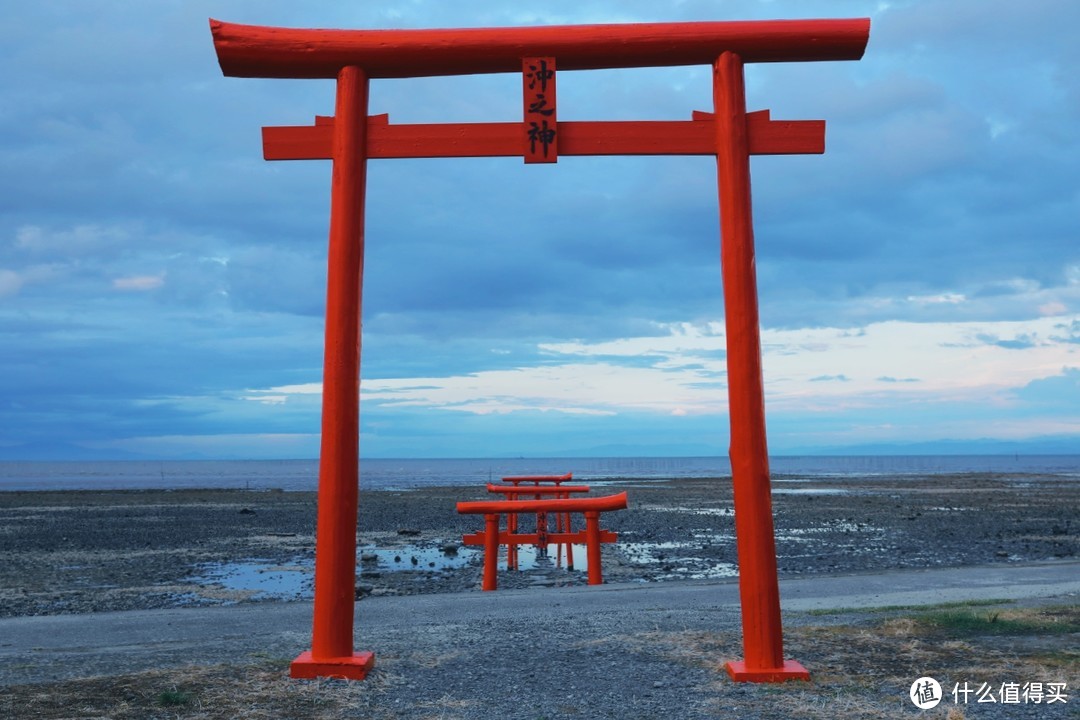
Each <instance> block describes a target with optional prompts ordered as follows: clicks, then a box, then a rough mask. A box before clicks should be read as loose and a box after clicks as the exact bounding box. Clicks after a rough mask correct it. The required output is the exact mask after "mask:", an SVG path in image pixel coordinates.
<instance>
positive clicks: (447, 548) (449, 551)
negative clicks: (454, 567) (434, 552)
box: [439, 543, 458, 555]
mask: <svg viewBox="0 0 1080 720" xmlns="http://www.w3.org/2000/svg"><path fill="white" fill-rule="evenodd" d="M439 550H441V551H442V554H443V555H457V554H458V545H457V543H446V544H445V545H443V546H442V547H441V548H439Z"/></svg>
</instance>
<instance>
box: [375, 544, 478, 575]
mask: <svg viewBox="0 0 1080 720" xmlns="http://www.w3.org/2000/svg"><path fill="white" fill-rule="evenodd" d="M477 552H478V550H477V549H476V548H472V547H461V546H459V547H458V549H457V552H456V553H451V554H447V553H444V552H443V551H442V549H441V548H438V547H420V546H418V545H405V546H403V547H391V548H381V547H375V546H374V545H364V546H362V547H359V548H357V551H356V555H357V557H358V558H359V560H360V562H359V568H360V570H390V571H404V570H436V571H437V570H456V569H458V568H463V567H465V566H466V565H468V564H469V561H470V560H471V559H472V558H473V556H475V555H476V553H477Z"/></svg>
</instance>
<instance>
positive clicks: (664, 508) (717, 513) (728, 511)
mask: <svg viewBox="0 0 1080 720" xmlns="http://www.w3.org/2000/svg"><path fill="white" fill-rule="evenodd" d="M638 509H639V510H649V511H650V512H673V513H675V512H677V513H684V514H686V515H707V516H710V517H735V508H729V507H718V508H709V507H705V508H701V507H685V506H681V505H675V506H672V505H641V506H639V507H638Z"/></svg>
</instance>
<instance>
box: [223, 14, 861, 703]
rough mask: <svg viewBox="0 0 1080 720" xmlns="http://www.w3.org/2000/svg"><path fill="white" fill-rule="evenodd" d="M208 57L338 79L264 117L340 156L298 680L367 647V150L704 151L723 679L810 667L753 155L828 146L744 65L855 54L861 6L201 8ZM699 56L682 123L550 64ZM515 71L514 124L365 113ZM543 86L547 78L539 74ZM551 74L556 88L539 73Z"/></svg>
mask: <svg viewBox="0 0 1080 720" xmlns="http://www.w3.org/2000/svg"><path fill="white" fill-rule="evenodd" d="M210 25H211V30H212V32H213V35H214V45H215V48H216V49H217V53H218V61H219V63H220V64H221V68H222V71H223V72H224V73H225V74H226V75H231V76H236V77H278V78H335V79H336V80H337V99H336V108H335V115H334V117H333V118H316V121H315V124H314V125H313V126H305V127H278V128H274V127H267V128H264V129H263V148H264V156H265V157H266V159H268V160H299V159H330V160H332V161H333V179H332V187H331V219H330V250H329V263H330V267H329V273H328V289H327V311H326V313H327V314H326V354H325V358H324V374H323V414H322V447H321V452H322V454H321V461H320V465H319V509H318V527H317V534H316V556H315V557H316V560H315V610H314V613H315V619H314V625H313V631H312V646H311V650H310V651H309V652H305V653H303V654H302V655H300V657H298V658H297V659H296V661H295V662H294V663H293V665H292V674H293V676H294V677H318V676H338V677H347V678H353V679H360V678H363V677H364V676H365V675H366V674H367V672H368V671H369V669H370V668H371V667H372V665H373V664H374V656H373V655H372V653H370V652H355V651H354V650H353V611H354V606H353V602H354V592H355V591H354V584H355V580H356V524H357V495H358V492H357V491H358V480H359V478H358V474H359V473H358V462H359V452H358V446H359V375H360V363H359V358H360V296H361V279H362V275H363V247H364V223H363V207H364V181H365V168H366V163H367V160H368V159H374V158H404V157H413V158H416V157H492V156H515V155H516V156H520V157H523V158H524V161H525V162H540V163H550V162H557V160H558V156H559V155H713V156H715V157H716V165H717V179H718V182H719V197H720V220H721V223H720V227H721V267H722V275H723V284H724V300H725V305H724V307H725V320H726V325H727V349H728V360H727V362H728V397H729V415H730V419H731V448H730V454H731V465H732V476H733V483H734V497H735V531H736V542H737V546H738V555H739V592H740V600H741V605H742V623H743V648H744V658H743V659H742V660H738V661H732V662H728V663H726V665H725V667H726V669H727V671H728V673H729V674H730V675H731V677H732V678H734V679H736V680H746V681H753V682H777V681H782V680H789V679H808V678H809V674H808V673H807V671H806V669H805V668H803V667H802V665H800V664H799V663H797V662H795V661H794V660H785V659H784V656H783V636H782V630H781V623H780V594H779V587H778V582H777V567H776V544H775V539H774V534H773V517H772V501H771V490H770V486H769V485H770V482H769V458H768V446H767V443H766V437H765V406H764V385H763V381H762V370H761V338H760V332H759V318H758V301H757V280H756V270H755V265H754V235H753V219H752V212H751V202H750V156H751V155H762V154H792V153H821V152H824V149H825V147H824V143H825V139H824V138H825V135H824V133H825V123H824V122H823V121H773V120H771V119H770V118H769V113H768V111H759V112H754V113H747V112H746V98H745V90H744V77H743V65H744V63H747V62H807V61H822V60H857V59H859V58H860V57H862V54H863V51H864V50H865V48H866V43H867V41H868V39H869V33H870V21H869V20H868V19H866V18H860V19H843V20H775V21H746V22H702V23H651V24H638V25H581V26H546V27H534V28H472V29H460V30H373V31H365V30H304V29H290V28H267V27H258V26H248V25H234V24H229V23H222V22H218V21H216V20H211V21H210ZM698 64H709V65H712V67H713V104H714V111H715V112H714V113H699V112H695V113H694V114H693V118H692V119H691V120H690V121H662V122H656V121H633V122H561V121H559V120H558V118H557V113H556V102H555V100H556V95H555V84H554V83H555V73H556V67H557V68H558V69H559V70H590V69H601V68H625V67H659V66H674V65H698ZM496 72H520V73H522V76H523V86H524V92H523V95H524V103H523V109H524V112H523V120H522V121H519V122H503V123H444V124H423V125H392V124H390V122H389V118H388V117H387V116H376V117H368V115H367V87H368V79H369V78H402V77H421V76H449V75H468V74H479V73H496ZM538 82H540V85H539V86H538ZM549 82H550V83H551V84H550V85H548V84H546V83H549Z"/></svg>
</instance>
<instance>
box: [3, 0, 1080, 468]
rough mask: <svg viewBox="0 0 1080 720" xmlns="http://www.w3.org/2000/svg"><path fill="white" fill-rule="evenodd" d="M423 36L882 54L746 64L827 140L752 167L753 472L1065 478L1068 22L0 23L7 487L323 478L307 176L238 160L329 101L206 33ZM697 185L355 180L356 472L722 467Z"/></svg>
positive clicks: (1072, 145) (1070, 224)
mask: <svg viewBox="0 0 1080 720" xmlns="http://www.w3.org/2000/svg"><path fill="white" fill-rule="evenodd" d="M210 17H215V18H218V19H221V20H225V21H229V22H239V23H248V24H257V25H277V26H290V27H341V28H371V29H375V28H423V27H486V26H525V25H544V24H578V23H628V22H676V21H678V22H682V21H706V20H710V21H711V20H743V19H787V18H813V17H821V18H829V17H870V18H871V35H870V42H869V45H868V47H867V51H866V54H865V57H864V58H863V59H862V60H860V61H849V62H825V63H801V64H770V65H750V66H748V67H747V70H746V82H747V104H748V109H749V110H760V109H766V108H767V109H770V110H771V111H772V117H773V118H774V119H789V120H814V119H823V120H825V121H826V122H827V131H826V133H827V138H826V152H825V154H824V155H799V156H795V155H793V156H774V157H755V158H753V159H752V161H751V171H752V182H753V199H754V223H755V240H756V248H757V272H758V289H759V296H760V307H761V326H762V345H763V363H764V379H765V402H766V413H767V418H768V437H769V448H770V451H771V452H772V453H773V454H806V453H828V452H859V451H867V452H870V451H873V452H879V451H880V452H886V451H898V452H904V451H905V450H910V449H912V448H923V449H925V448H931V449H943V448H944V449H948V448H954V449H956V448H958V449H965V448H967V449H969V448H972V447H979V448H987V447H994V448H1004V449H1007V450H1008V451H1011V450H1012V449H1021V450H1029V451H1037V450H1040V449H1043V450H1045V449H1052V450H1054V451H1057V452H1080V410H1078V408H1080V242H1078V241H1080V228H1078V221H1080V133H1078V132H1077V128H1080V80H1078V74H1077V71H1078V70H1080V45H1078V44H1077V43H1076V42H1075V28H1076V27H1077V26H1078V25H1080V4H1078V3H1075V2H1072V0H1029V2H1025V3H1017V2H1015V0H887V1H878V0H872V1H867V2H864V1H862V0H845V1H842V2H841V1H839V0H837V1H833V2H829V1H825V0H770V1H766V0H712V1H711V2H706V1H704V0H681V1H664V0H648V1H646V0H588V1H581V2H558V1H554V0H553V1H552V2H549V3H547V4H545V5H531V4H521V3H506V2H498V1H496V0H459V1H458V2H452V3H451V2H444V1H443V0H408V1H405V0H401V1H399V2H392V3H391V2H385V3H317V4H315V3H293V2H284V1H281V0H277V1H274V0H271V1H267V0H235V1H234V0H218V1H217V2H207V1H204V0H184V1H182V2H181V1H180V0H159V1H156V2H153V3H128V2H120V1H119V0H93V1H88V2H55V1H52V2H50V1H48V0H39V1H38V2H34V3H16V4H13V5H11V7H8V8H6V9H5V11H4V13H3V17H2V19H0V458H39V459H40V458H49V457H57V458H60V457H102V458H105V457H117V458H123V457H144V458H290V457H297V458H310V457H316V456H317V454H318V438H319V430H320V428H319V422H320V419H319V412H320V403H321V392H320V391H321V385H320V383H321V377H322V344H323V313H324V309H325V291H326V287H325V286H326V246H327V225H328V217H329V182H330V164H329V162H326V161H292V162H266V161H264V160H263V159H262V148H261V136H260V128H261V127H262V126H268V125H307V124H310V123H311V122H312V118H313V116H314V115H317V114H318V115H330V114H332V113H333V103H334V84H333V82H332V81H328V80H264V79H239V78H226V77H223V76H222V73H221V70H220V68H219V67H218V65H217V60H216V56H215V53H214V49H213V45H212V42H211V37H210V31H209V26H208V18H210ZM710 78H711V76H710V69H709V68H708V67H705V66H701V67H684V68H664V69H632V70H620V71H588V72H561V73H560V74H559V76H558V88H559V118H560V119H561V120H622V119H653V120H688V119H690V116H691V113H692V112H693V111H694V110H705V111H709V110H711V79H710ZM520 93H521V81H520V78H519V76H517V75H511V74H503V75H484V76H470V77H459V78H450V79H446V78H426V79H406V80H374V81H372V85H371V99H370V112H371V113H372V114H380V113H389V114H390V120H391V122H402V123H405V122H469V121H475V122H485V121H512V120H517V119H519V118H520V117H521V115H520V113H521V95H520ZM719 256H720V245H719V221H718V207H717V189H716V167H715V160H714V159H713V158H711V157H609V158H595V157H562V158H560V160H559V162H558V163H556V164H554V165H544V166H535V165H530V166H526V165H525V164H524V163H523V162H522V161H521V159H520V158H516V159H515V158H489V159H427V160H373V161H370V163H369V166H368V190H367V221H366V258H365V275H364V290H363V293H364V294H363V304H364V311H363V352H362V369H361V376H362V381H361V387H362V389H361V440H360V443H361V455H362V456H366V457H506V456H513V457H516V456H528V457H533V456H560V455H562V456H575V455H687V454H688V455H722V454H725V453H726V450H727V443H728V432H729V417H728V410H727V374H726V367H725V358H726V353H725V330H724V305H723V296H722V285H721V279H720V264H719Z"/></svg>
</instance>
